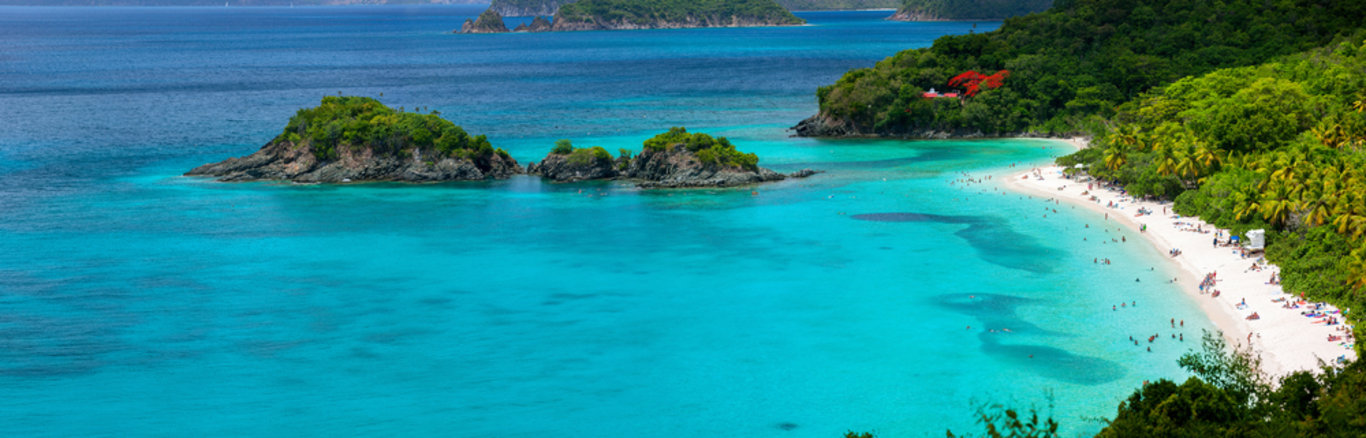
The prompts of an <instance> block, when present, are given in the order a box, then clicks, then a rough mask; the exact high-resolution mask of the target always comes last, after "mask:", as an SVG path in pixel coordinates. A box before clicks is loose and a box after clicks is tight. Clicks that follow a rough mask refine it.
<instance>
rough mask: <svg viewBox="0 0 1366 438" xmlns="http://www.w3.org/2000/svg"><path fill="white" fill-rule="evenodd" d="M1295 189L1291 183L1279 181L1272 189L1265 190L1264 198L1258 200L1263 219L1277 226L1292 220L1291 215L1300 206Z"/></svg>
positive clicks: (1258, 207)
mask: <svg viewBox="0 0 1366 438" xmlns="http://www.w3.org/2000/svg"><path fill="white" fill-rule="evenodd" d="M1294 190H1295V189H1294V188H1292V187H1290V185H1289V184H1286V183H1284V182H1277V183H1275V184H1274V185H1273V186H1272V188H1271V190H1269V191H1266V192H1263V193H1262V198H1261V199H1260V200H1259V201H1258V202H1257V209H1258V210H1260V211H1261V212H1262V219H1266V221H1267V222H1268V223H1270V224H1271V225H1274V226H1277V227H1280V226H1282V225H1285V224H1286V222H1288V221H1289V220H1290V215H1291V214H1292V213H1294V212H1295V211H1296V210H1298V209H1299V206H1300V205H1299V202H1298V201H1297V200H1296V197H1295V193H1294Z"/></svg>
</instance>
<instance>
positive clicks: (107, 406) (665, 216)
mask: <svg viewBox="0 0 1366 438" xmlns="http://www.w3.org/2000/svg"><path fill="white" fill-rule="evenodd" d="M477 12H478V9H477V8H468V7H373V8H371V7H367V8H296V9H283V8H228V10H224V9H220V8H183V9H174V8H171V9H162V8H146V9H125V8H93V9H64V8H0V24H3V25H0V38H3V40H2V41H3V44H4V45H5V47H6V50H5V51H4V52H3V53H2V54H0V59H3V60H4V63H3V64H0V69H2V70H0V77H3V78H4V80H3V81H0V117H3V120H4V123H3V125H0V434H4V435H6V436H242V435H249V436H336V435H364V436H471V437H478V436H536V437H546V436H608V435H618V434H620V435H630V436H646V437H653V436H658V437H692V436H696V437H702V436H721V435H738V436H756V437H759V436H764V437H789V436H790V437H831V436H838V435H839V434H841V433H843V432H844V431H845V430H849V429H853V430H860V431H862V430H871V431H877V432H878V433H879V436H896V437H900V436H942V434H943V432H944V429H946V428H953V429H954V430H955V431H970V430H974V426H973V423H972V422H973V412H974V409H975V407H976V406H977V405H978V404H980V403H983V402H1003V403H1009V404H1012V405H1014V406H1020V407H1028V406H1036V407H1039V408H1041V409H1043V410H1045V411H1047V410H1048V406H1050V404H1051V405H1052V412H1053V413H1054V414H1055V416H1056V417H1057V418H1059V419H1060V420H1061V421H1063V423H1064V428H1065V430H1066V431H1067V432H1068V433H1069V434H1082V433H1087V432H1093V431H1094V430H1096V429H1098V428H1099V423H1097V422H1096V421H1095V420H1094V419H1095V418H1099V417H1105V416H1107V415H1110V414H1111V413H1112V412H1113V410H1114V408H1115V406H1116V404H1117V402H1118V401H1119V400H1120V399H1122V398H1123V397H1125V396H1126V395H1127V394H1128V393H1129V392H1130V391H1132V389H1134V388H1136V387H1137V386H1138V385H1140V384H1141V382H1142V381H1143V380H1148V379H1156V378H1161V377H1168V378H1180V377H1182V376H1184V373H1183V372H1182V371H1181V370H1179V368H1178V367H1177V366H1176V364H1175V361H1176V358H1177V357H1178V356H1179V355H1180V354H1181V353H1183V352H1185V351H1187V350H1188V349H1189V348H1191V347H1193V346H1194V345H1195V342H1193V341H1194V340H1195V339H1198V338H1199V335H1198V333H1199V330H1200V329H1202V328H1207V327H1209V323H1208V321H1207V320H1205V319H1204V318H1203V316H1201V314H1200V313H1199V312H1198V310H1196V309H1194V306H1193V304H1192V303H1191V302H1190V300H1189V299H1187V298H1186V297H1185V296H1184V295H1183V294H1181V293H1180V291H1178V290H1176V289H1175V288H1174V287H1173V286H1171V285H1168V284H1167V283H1166V282H1165V279H1167V278H1170V277H1172V276H1173V274H1172V273H1171V272H1170V271H1169V268H1168V267H1167V265H1166V264H1165V263H1164V262H1163V260H1162V258H1163V257H1162V255H1161V254H1159V253H1158V252H1157V251H1154V250H1152V249H1151V248H1150V247H1148V246H1147V245H1146V244H1143V243H1141V241H1139V240H1138V237H1137V236H1136V235H1134V234H1132V233H1129V232H1127V231H1120V230H1118V229H1117V228H1116V227H1114V226H1113V225H1111V226H1110V227H1108V231H1107V230H1106V227H1104V225H1103V223H1104V221H1103V220H1102V219H1101V218H1099V217H1098V216H1096V215H1094V214H1092V213H1089V212H1085V211H1082V210H1077V209H1073V208H1071V207H1069V206H1066V205H1053V204H1047V203H1045V202H1044V201H1042V200H1040V199H1033V198H1030V197H1027V196H1024V195H1018V194H1014V193H1004V192H1001V191H999V190H998V188H999V184H998V181H996V180H995V179H993V180H990V181H986V182H984V183H983V184H966V185H965V184H962V183H955V182H954V181H955V180H957V179H960V178H963V176H962V173H963V172H968V173H970V174H972V175H973V177H974V178H982V177H984V176H985V175H989V174H996V175H1000V174H1002V173H1004V172H1006V171H1008V170H1010V169H1009V168H1008V166H1010V165H1011V164H1013V163H1021V165H1022V166H1028V165H1031V164H1035V163H1042V162H1046V161H1047V160H1048V159H1049V158H1050V157H1052V156H1054V155H1057V154H1060V153H1064V152H1066V149H1065V147H1066V146H1065V145H1064V144H1063V143H1060V142H1052V141H1047V140H980V141H879V140H814V139H800V138H790V137H789V134H790V133H789V132H788V131H786V130H785V128H786V127H787V126H791V125H793V124H795V123H796V122H797V121H798V120H800V119H801V118H803V117H805V116H807V115H810V114H812V113H814V111H815V103H814V97H813V93H814V89H815V88H816V87H817V86H819V85H822V84H826V83H829V82H832V81H833V80H835V79H836V78H838V76H839V75H840V74H841V73H843V72H844V71H845V70H847V69H849V68H854V67H860V66H868V65H871V64H872V63H873V62H875V61H877V60H879V59H881V58H882V57H884V56H887V55H890V54H892V53H894V52H895V51H897V50H899V49H903V48H907V47H917V46H924V45H926V44H928V43H929V42H930V41H932V40H933V39H934V38H936V37H938V36H940V35H944V34H951V33H964V32H969V31H974V30H975V31H986V30H989V29H991V28H994V27H995V26H997V25H999V23H976V24H974V23H890V22H884V21H882V20H881V15H883V14H885V13H870V12H850V13H804V14H802V15H803V16H804V17H805V18H807V19H808V20H809V21H810V22H811V25H810V26H803V27H796V28H771V29H712V30H673V31H640V32H584V33H569V34H536V35H475V36H457V35H450V34H447V33H445V32H446V31H447V30H449V29H451V28H454V27H457V26H458V24H459V22H461V21H463V19H464V18H466V17H468V16H472V15H474V14H476V13H477ZM974 27H975V29H974ZM338 91H341V92H344V93H347V94H362V95H371V96H379V95H380V93H383V95H384V97H383V98H382V99H383V100H384V101H385V102H386V103H388V104H390V105H392V106H395V107H397V106H405V107H406V108H409V109H412V108H418V107H424V108H423V110H439V111H441V112H442V113H443V115H444V116H445V117H446V118H449V119H451V120H453V121H455V122H456V123H457V124H461V125H464V126H465V127H466V128H467V129H469V130H470V131H472V132H476V133H487V134H489V136H490V137H491V139H492V140H493V142H494V143H495V145H497V146H501V147H504V148H507V149H508V150H509V151H510V152H511V153H512V154H513V156H514V157H515V158H517V159H518V160H520V161H522V162H525V161H527V160H535V159H538V158H540V157H541V156H543V155H544V153H545V152H546V151H547V150H548V149H549V148H550V146H551V145H552V144H553V141H554V140H555V139H558V138H570V139H573V140H574V141H575V142H576V144H578V145H581V146H587V145H602V146H604V147H607V148H608V149H609V150H616V149H618V148H628V149H633V150H638V149H639V147H640V143H641V142H642V141H643V140H644V139H645V138H647V137H648V136H650V135H652V134H653V133H655V132H657V131H661V130H664V129H667V128H668V127H669V126H687V127H689V128H690V129H692V130H694V131H705V132H711V133H713V134H719V135H726V136H729V137H731V138H732V139H733V140H734V141H735V142H736V143H737V144H738V145H740V147H741V149H743V150H746V151H753V152H756V153H758V154H759V155H760V156H761V157H763V161H762V162H761V164H762V165H764V166H768V167H771V168H774V169H776V170H780V171H792V170H797V169H801V168H808V167H809V168H815V169H821V170H824V171H825V172H826V173H823V174H820V175H817V176H815V177H812V178H809V179H805V180H795V181H787V182H782V183H777V184H772V185H766V186H761V187H757V188H744V189H725V190H680V191H642V190H638V189H635V188H633V187H631V186H630V185H626V184H619V183H582V184H548V183H545V182H543V181H540V180H538V179H535V178H529V177H517V178H513V179H510V180H506V181H491V182H482V183H459V184H435V185H398V184H365V185H348V186H297V185H288V184H272V183H250V184H223V183H216V182H211V181H207V180H201V179H191V178H184V177H180V176H178V175H179V174H180V173H182V172H184V171H185V170H187V169H189V168H191V167H193V166H196V165H198V164H202V163H205V162H208V161H216V160H220V159H222V158H225V157H228V156H238V155H244V154H247V153H250V152H251V151H253V150H254V149H255V148H257V147H259V146H260V145H261V144H264V143H265V142H266V141H267V140H268V139H270V138H271V137H272V136H273V135H274V134H275V133H277V132H278V130H279V129H280V128H281V127H282V126H283V124H284V122H285V120H287V119H288V117H289V115H290V114H292V113H293V111H294V110H295V109H297V108H300V107H304V106H311V105H313V104H315V103H316V101H317V100H318V99H319V98H320V97H321V96H322V95H327V94H335V93H337V92H338ZM1053 209H1057V212H1056V213H1055V212H1054V211H1053ZM1045 216H1046V217H1045ZM1087 225H1089V226H1090V228H1087V227H1086V226H1087ZM1119 236H1125V238H1126V240H1127V241H1128V243H1113V242H1109V240H1108V239H1109V238H1118V237H1119ZM1083 238H1086V240H1085V241H1083V240H1082V239H1083ZM1101 242H1107V243H1104V244H1102V243H1101ZM1096 257H1100V258H1110V259H1111V260H1113V264H1112V265H1109V266H1103V265H1097V264H1094V263H1093V262H1092V260H1093V258H1096ZM1135 280H1140V282H1135ZM1120 302H1137V303H1138V306H1137V307H1136V308H1126V309H1125V310H1122V311H1113V310H1111V306H1112V305H1114V304H1118V303H1120ZM1170 318H1176V319H1184V320H1185V322H1186V328H1185V330H1184V331H1183V332H1182V333H1184V334H1185V337H1186V338H1189V339H1187V341H1186V342H1185V343H1179V342H1175V341H1170V340H1168V339H1165V336H1167V335H1169V334H1171V333H1173V330H1171V329H1170V328H1169V326H1168V325H1169V323H1168V320H1169V319H1170ZM1001 329H1010V331H1009V332H1006V331H1003V330H1001ZM1153 333H1161V334H1162V336H1163V337H1164V339H1163V340H1160V341H1158V342H1157V343H1155V344H1153V348H1152V352H1148V351H1146V350H1145V349H1143V348H1142V347H1135V346H1134V345H1133V344H1132V343H1130V342H1129V341H1128V337H1129V336H1133V337H1136V338H1139V337H1142V336H1148V335H1151V334H1153ZM1144 346H1145V347H1146V346H1147V344H1145V345H1144ZM1050 400H1051V401H1050Z"/></svg>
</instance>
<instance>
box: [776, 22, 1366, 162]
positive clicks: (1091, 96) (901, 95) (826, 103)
mask: <svg viewBox="0 0 1366 438" xmlns="http://www.w3.org/2000/svg"><path fill="white" fill-rule="evenodd" d="M1363 20H1366V2H1342V1H1332V0H1282V1H1276V2H1267V1H1265V0H1229V1H1226V2H1220V3H1217V4H1216V3H1213V2H1190V1H1183V0H1155V1H1149V2H1134V1H1131V0H1060V1H1058V2H1056V3H1055V4H1054V7H1053V8H1052V9H1050V10H1048V11H1046V12H1043V13H1038V14H1032V15H1027V16H1023V17H1015V18H1011V19H1008V20H1006V21H1005V23H1004V24H1003V25H1002V27H1001V28H1000V29H998V30H996V31H993V32H987V33H978V34H969V35H957V36H947V37H943V38H940V39H939V40H936V41H935V43H934V45H932V46H931V47H928V48H923V49H912V50H907V51H903V52H901V53H898V54H896V55H894V56H892V57H890V58H887V59H885V60H883V61H881V62H879V63H878V64H877V65H876V66H875V67H873V68H866V69H858V70H852V71H850V72H849V73H847V74H845V75H844V77H842V78H841V79H840V80H839V81H838V82H836V83H835V84H833V85H830V86H826V87H821V89H820V90H819V91H818V92H817V98H818V99H819V102H820V114H819V115H817V116H816V117H813V118H812V119H809V120H807V121H806V122H803V124H802V125H801V126H800V127H799V130H798V131H799V133H800V134H802V135H813V136H822V135H834V136H838V135H881V136H922V135H927V134H931V133H936V132H946V133H950V134H971V133H982V134H986V135H1006V134H1015V133H1021V132H1026V131H1034V132H1041V133H1063V132H1072V131H1077V130H1080V129H1083V128H1095V127H1097V126H1099V124H1100V122H1101V120H1104V119H1105V118H1107V117H1109V116H1112V115H1113V114H1114V110H1113V108H1114V107H1115V105H1117V104H1119V103H1122V102H1125V101H1128V100H1130V99H1132V98H1134V97H1136V96H1138V94H1139V93H1142V92H1144V91H1147V90H1148V89H1150V88H1152V87H1154V86H1159V85H1165V84H1168V83H1171V82H1173V81H1175V80H1177V79H1179V78H1182V77H1185V76H1189V75H1198V74H1203V73H1207V72H1210V71H1213V70H1215V69H1218V68H1224V67H1236V66H1246V65H1253V64H1258V63H1261V62H1264V61H1266V60H1268V59H1272V58H1274V57H1276V56H1281V55H1287V54H1291V53H1295V52H1301V51H1305V50H1309V49H1312V48H1314V47H1319V46H1322V45H1325V44H1327V43H1329V42H1330V41H1332V40H1333V38H1334V37H1337V36H1340V35H1342V34H1343V32H1347V31H1350V30H1351V29H1355V28H1356V27H1357V26H1360V25H1361V24H1362V23H1363ZM969 71H975V72H980V73H982V74H983V75H987V74H993V73H997V72H1001V71H1005V72H1007V73H1006V74H1008V77H1007V78H1005V80H1004V81H1003V82H1002V83H1001V84H1000V85H1001V86H1000V87H986V88H984V89H982V90H980V91H981V92H980V93H978V94H977V95H975V96H972V97H966V98H964V99H961V100H959V99H925V98H924V97H922V93H923V92H924V91H926V90H929V89H931V88H937V89H939V90H941V91H942V90H945V89H946V88H958V89H960V90H962V89H963V87H951V86H950V85H949V80H950V79H951V78H954V77H955V76H959V75H962V74H964V73H966V72H969ZM963 91H966V90H963Z"/></svg>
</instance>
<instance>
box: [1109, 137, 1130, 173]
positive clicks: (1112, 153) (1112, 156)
mask: <svg viewBox="0 0 1366 438" xmlns="http://www.w3.org/2000/svg"><path fill="white" fill-rule="evenodd" d="M1128 162H1129V154H1128V151H1127V150H1126V148H1125V147H1124V146H1123V145H1122V144H1121V143H1119V142H1114V143H1111V144H1110V147H1109V148H1106V149H1105V168H1106V169H1110V170H1119V168H1121V167H1124V164H1125V163H1128Z"/></svg>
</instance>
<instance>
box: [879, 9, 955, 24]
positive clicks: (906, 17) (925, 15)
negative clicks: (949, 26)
mask: <svg viewBox="0 0 1366 438" xmlns="http://www.w3.org/2000/svg"><path fill="white" fill-rule="evenodd" d="M887 19H888V20H891V21H945V20H944V19H943V18H940V17H939V15H938V14H935V13H932V12H926V11H921V10H914V11H908V10H905V9H899V10H897V11H896V13H895V14H892V16H890V17H887Z"/></svg>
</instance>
